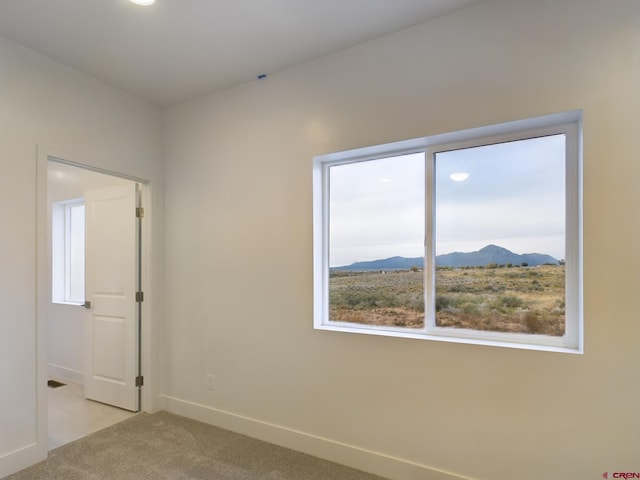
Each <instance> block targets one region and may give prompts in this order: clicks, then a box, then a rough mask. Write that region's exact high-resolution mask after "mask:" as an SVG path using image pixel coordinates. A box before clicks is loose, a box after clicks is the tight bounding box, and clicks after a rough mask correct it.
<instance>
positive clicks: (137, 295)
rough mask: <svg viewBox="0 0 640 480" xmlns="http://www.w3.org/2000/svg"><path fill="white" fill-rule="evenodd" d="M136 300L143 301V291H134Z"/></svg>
mask: <svg viewBox="0 0 640 480" xmlns="http://www.w3.org/2000/svg"><path fill="white" fill-rule="evenodd" d="M136 302H138V303H140V302H144V292H136Z"/></svg>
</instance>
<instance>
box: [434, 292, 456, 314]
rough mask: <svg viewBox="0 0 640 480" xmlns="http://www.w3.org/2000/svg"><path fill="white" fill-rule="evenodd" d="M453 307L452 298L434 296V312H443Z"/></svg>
mask: <svg viewBox="0 0 640 480" xmlns="http://www.w3.org/2000/svg"><path fill="white" fill-rule="evenodd" d="M452 305H453V301H452V297H450V296H448V295H436V312H440V311H442V310H445V309H447V308H449V307H451V306H452Z"/></svg>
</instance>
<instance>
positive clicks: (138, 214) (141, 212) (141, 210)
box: [136, 207, 144, 218]
mask: <svg viewBox="0 0 640 480" xmlns="http://www.w3.org/2000/svg"><path fill="white" fill-rule="evenodd" d="M136 217H137V218H143V217H144V208H143V207H136Z"/></svg>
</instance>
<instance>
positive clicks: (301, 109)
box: [164, 0, 640, 480]
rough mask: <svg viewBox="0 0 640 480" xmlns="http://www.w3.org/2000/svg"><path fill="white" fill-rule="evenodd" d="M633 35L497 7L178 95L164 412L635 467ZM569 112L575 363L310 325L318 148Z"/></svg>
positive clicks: (375, 458)
mask: <svg viewBox="0 0 640 480" xmlns="http://www.w3.org/2000/svg"><path fill="white" fill-rule="evenodd" d="M639 32H640V4H639V3H638V2H637V0H611V1H607V2H603V1H601V0H542V1H537V2H533V1H527V0H509V1H507V0H490V1H488V2H485V3H482V4H478V5H476V6H473V7H471V8H468V9H465V10H462V11H459V12H457V13H454V14H452V15H448V16H445V17H441V18H439V19H437V20H435V21H432V22H430V23H427V24H425V25H422V26H418V27H416V28H412V29H409V30H405V31H402V32H399V33H396V34H394V35H390V36H388V37H385V38H381V39H378V40H376V41H372V42H369V43H367V44H363V45H361V46H358V47H355V48H351V49H348V50H344V51H342V52H339V53H336V54H333V55H329V56H326V57H323V58H321V59H318V60H315V61H312V62H309V63H306V64H303V65H299V66H297V67H294V68H291V69H288V70H285V71H281V72H275V73H273V74H271V75H270V76H269V77H268V78H267V79H265V80H263V81H256V82H253V83H250V84H247V85H244V86H240V87H238V88H234V89H231V90H228V91H225V92H222V93H219V94H216V95H212V96H209V97H207V98H204V99H199V100H197V101H194V102H191V103H189V104H185V105H181V106H178V107H175V108H172V109H170V110H169V111H168V112H167V114H166V132H165V145H166V182H167V185H166V195H167V196H166V199H167V202H166V237H165V238H166V248H167V250H166V251H167V255H166V292H167V293H166V315H167V335H166V344H165V349H166V352H167V358H166V360H167V361H166V363H165V364H164V368H165V373H166V375H165V393H166V405H167V408H169V409H170V410H172V411H174V412H178V413H183V414H186V415H189V416H192V417H195V418H200V419H203V420H206V421H209V422H212V423H216V424H219V425H222V426H226V427H229V428H232V429H236V430H239V431H242V432H244V433H248V434H250V435H255V436H258V437H261V438H266V439H268V440H271V441H274V442H278V443H282V444H285V445H289V446H293V447H294V448H299V449H302V450H305V451H308V452H310V453H314V454H316V455H321V456H325V457H328V458H332V459H335V460H338V461H343V462H345V463H349V464H351V465H355V466H358V467H360V468H364V469H368V470H371V471H375V472H378V473H380V474H382V475H388V476H390V477H393V478H403V479H404V478H407V479H408V478H414V479H426V478H429V479H440V478H441V479H445V478H447V479H451V478H463V477H464V478H473V479H486V480H511V479H514V478H517V479H520V480H527V479H532V480H533V479H540V478H549V479H561V478H567V479H579V478H599V476H600V475H601V474H602V473H603V472H605V471H609V472H613V471H623V472H626V471H639V470H640V463H638V458H639V457H638V452H640V416H639V415H638V406H639V405H640V373H639V372H640V370H639V368H638V365H640V348H638V338H640V322H638V309H637V303H636V301H635V300H636V297H637V289H638V285H640V278H639V273H638V272H640V250H639V249H638V247H637V245H638V244H640V235H639V231H640V221H639V220H638V218H639V217H638V213H637V206H638V205H639V204H640V184H639V180H638V178H639V175H640V162H638V158H639V154H640V136H639V135H638V130H639V127H640V124H639V121H638V118H639V116H638V112H639V111H640V93H639V91H640V89H639V88H638V85H639V82H638V81H639V80H640V58H639V51H640V50H639V49H640V44H639V35H640V33H639ZM573 109H584V192H585V199H584V271H585V278H584V287H585V354H584V355H570V354H558V353H545V352H538V351H520V350H513V349H505V348H496V347H481V346H471V345H461V344H448V343H439V342H429V341H420V340H410V339H399V338H382V337H376V336H359V335H353V334H342V333H336V332H326V331H314V330H313V329H312V310H313V309H312V245H311V241H312V240H311V233H312V232H311V210H312V190H311V188H312V184H311V172H312V170H311V167H312V157H313V156H314V155H318V154H323V153H329V152H334V151H340V150H344V149H350V148H355V147H362V146H367V145H373V144H380V143H384V142H390V141H397V140H402V139H407V138H413V137H418V136H425V135H432V134H436V133H441V132H449V131H455V130H460V129H466V128H471V127H477V126H482V125H488V124H494V123H500V122H505V121H510V120H515V119H522V118H528V117H533V116H538V115H544V114H549V113H554V112H561V111H567V110H573ZM208 373H211V374H215V384H216V388H215V390H213V391H211V390H207V388H206V382H205V375H206V374H208ZM443 472H452V474H451V475H447V474H445V473H443ZM454 474H455V475H454Z"/></svg>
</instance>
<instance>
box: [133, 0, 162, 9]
mask: <svg viewBox="0 0 640 480" xmlns="http://www.w3.org/2000/svg"><path fill="white" fill-rule="evenodd" d="M129 1H130V2H131V3H135V4H136V5H142V6H143V7H147V6H149V5H153V4H154V3H155V1H156V0H129Z"/></svg>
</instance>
